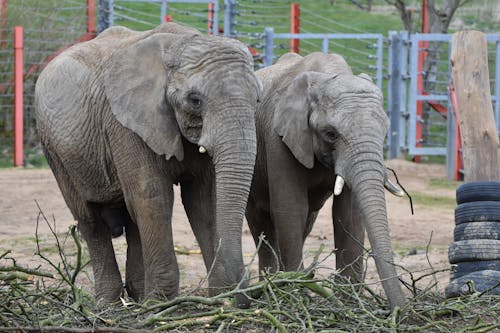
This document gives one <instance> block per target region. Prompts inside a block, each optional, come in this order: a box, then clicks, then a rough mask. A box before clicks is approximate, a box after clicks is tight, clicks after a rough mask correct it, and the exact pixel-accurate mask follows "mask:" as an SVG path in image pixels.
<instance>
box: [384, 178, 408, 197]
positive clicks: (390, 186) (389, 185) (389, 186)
mask: <svg viewBox="0 0 500 333" xmlns="http://www.w3.org/2000/svg"><path fill="white" fill-rule="evenodd" d="M384 186H385V188H386V190H387V191H389V192H391V193H392V194H394V195H395V196H397V197H403V196H404V195H405V192H404V191H403V190H402V189H401V187H399V186H398V185H395V184H394V183H393V182H391V181H390V180H389V179H386V180H385V182H384Z"/></svg>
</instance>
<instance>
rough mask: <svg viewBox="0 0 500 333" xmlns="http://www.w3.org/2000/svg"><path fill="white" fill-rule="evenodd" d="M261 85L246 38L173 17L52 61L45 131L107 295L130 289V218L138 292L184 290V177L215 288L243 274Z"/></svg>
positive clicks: (120, 31)
mask: <svg viewBox="0 0 500 333" xmlns="http://www.w3.org/2000/svg"><path fill="white" fill-rule="evenodd" d="M261 88H262V87H261V85H260V82H259V80H258V79H257V78H256V76H255V74H254V72H253V62H252V57H251V55H250V54H249V52H248V50H247V49H246V48H245V46H244V45H243V44H241V43H239V42H237V41H233V40H230V39H225V38H221V37H213V36H202V35H201V34H200V33H198V32H197V31H194V30H191V29H188V28H185V27H182V26H178V25H176V24H173V23H169V24H164V25H161V26H159V27H157V28H156V29H154V30H150V31H145V32H135V31H132V30H129V29H126V28H123V27H114V28H110V29H108V30H106V31H105V32H103V33H101V34H100V35H99V36H98V37H97V38H96V39H94V40H92V41H89V42H86V43H82V44H78V45H76V46H73V47H71V48H70V49H68V50H67V51H65V52H63V53H62V54H61V55H59V56H58V57H56V58H55V59H54V60H53V61H51V62H50V63H49V64H48V66H47V67H46V68H45V69H44V70H43V72H42V73H41V75H40V77H39V79H38V82H37V85H36V119H37V126H38V131H39V135H40V138H41V141H42V144H43V147H44V152H45V155H46V157H47V160H48V163H49V165H50V167H51V168H52V170H53V173H54V175H55V177H56V179H57V182H58V185H59V187H60V189H61V192H62V194H63V196H64V198H65V200H66V203H67V205H68V206H69V208H70V210H71V212H72V213H73V216H74V217H75V219H76V220H77V221H78V228H79V230H80V231H81V234H82V235H83V237H84V239H85V241H86V242H87V244H88V248H89V253H90V258H91V261H92V267H93V272H94V278H95V288H96V295H97V297H99V298H103V299H104V300H106V301H113V300H116V299H117V298H118V297H119V296H120V294H121V292H122V279H121V275H120V272H119V270H118V266H117V263H116V259H115V254H114V250H113V246H112V242H111V236H112V233H113V235H115V236H116V235H119V234H121V230H122V229H120V228H122V227H123V226H124V227H125V233H126V239H127V245H128V248H127V262H126V276H125V280H126V281H125V284H126V289H127V291H128V293H129V295H131V296H132V297H134V298H135V299H141V298H143V296H144V297H149V296H157V295H164V296H167V297H174V296H176V295H177V294H178V287H179V270H178V265H177V261H176V257H175V252H174V244H173V240H172V225H171V223H172V221H171V219H172V204H173V200H174V194H173V185H174V184H180V186H181V193H182V201H183V204H184V207H185V210H186V213H187V216H188V218H189V221H190V223H191V226H192V229H193V231H194V234H195V236H196V238H197V240H198V243H199V245H200V247H201V248H202V250H203V259H204V261H205V265H206V266H207V267H210V268H211V275H210V277H209V285H210V287H211V288H210V290H211V293H212V294H213V293H217V292H220V290H222V289H227V288H228V287H231V286H234V285H236V284H237V283H239V282H240V280H241V279H242V278H243V275H244V264H243V257H242V252H241V226H242V223H243V216H244V212H245V207H246V204H247V199H248V193H249V191H250V183H251V178H252V174H253V167H254V164H255V156H256V134H255V121H254V113H255V108H256V104H257V101H258V98H259V94H260V92H261ZM214 259H215V262H214V263H213V260H214ZM212 264H213V266H212ZM238 301H239V302H241V304H242V305H244V304H243V303H245V302H247V301H246V299H245V298H244V297H239V299H238Z"/></svg>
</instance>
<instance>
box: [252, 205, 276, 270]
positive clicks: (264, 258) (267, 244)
mask: <svg viewBox="0 0 500 333" xmlns="http://www.w3.org/2000/svg"><path fill="white" fill-rule="evenodd" d="M246 218H247V222H248V227H249V228H250V232H251V233H252V236H253V239H254V242H255V246H256V247H257V251H258V254H259V272H261V273H262V272H266V271H267V272H271V273H274V272H276V271H278V267H279V249H278V242H277V240H276V233H275V230H274V226H273V222H272V220H271V215H270V214H269V212H265V211H263V210H259V209H258V208H256V207H255V204H253V203H252V202H251V201H250V200H249V202H248V206H247V210H246ZM261 237H263V239H262V240H261Z"/></svg>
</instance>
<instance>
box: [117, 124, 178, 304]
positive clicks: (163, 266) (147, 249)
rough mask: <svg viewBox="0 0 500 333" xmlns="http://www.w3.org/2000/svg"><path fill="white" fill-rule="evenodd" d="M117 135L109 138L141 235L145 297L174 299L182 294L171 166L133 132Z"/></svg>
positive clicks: (122, 130)
mask: <svg viewBox="0 0 500 333" xmlns="http://www.w3.org/2000/svg"><path fill="white" fill-rule="evenodd" d="M114 131H115V132H113V133H109V134H108V140H109V142H110V151H111V153H112V158H113V161H114V163H115V167H116V171H117V175H118V179H119V182H120V184H121V188H122V191H123V197H124V200H125V203H126V205H127V210H128V212H129V213H130V216H131V218H132V220H133V221H134V222H135V223H136V224H137V227H138V230H139V234H140V240H141V249H142V258H143V263H144V265H143V267H144V295H145V297H157V296H166V297H168V298H173V297H175V296H177V295H178V293H179V267H178V265H177V259H176V257H175V252H174V243H173V237H172V207H173V202H174V192H173V183H172V180H171V179H170V178H169V174H168V170H169V165H168V163H167V161H166V160H165V159H164V157H160V156H157V155H156V154H155V153H154V152H153V151H151V150H150V149H149V148H148V147H147V145H146V144H145V143H144V142H143V141H142V140H141V139H140V138H139V137H138V136H137V135H136V134H134V133H133V132H132V131H130V130H127V129H125V128H121V127H119V128H118V127H117V128H114ZM124 143H126V144H124Z"/></svg>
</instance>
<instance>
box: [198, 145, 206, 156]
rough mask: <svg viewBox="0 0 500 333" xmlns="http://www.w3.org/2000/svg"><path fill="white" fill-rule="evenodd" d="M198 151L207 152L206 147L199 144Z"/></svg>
mask: <svg viewBox="0 0 500 333" xmlns="http://www.w3.org/2000/svg"><path fill="white" fill-rule="evenodd" d="M198 151H199V152H200V154H205V153H206V152H207V148H205V147H203V146H200V148H198Z"/></svg>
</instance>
